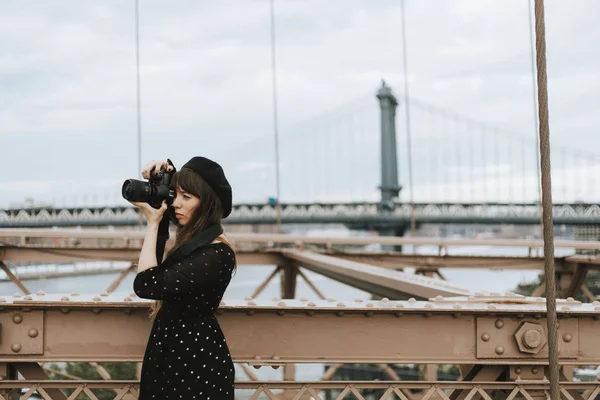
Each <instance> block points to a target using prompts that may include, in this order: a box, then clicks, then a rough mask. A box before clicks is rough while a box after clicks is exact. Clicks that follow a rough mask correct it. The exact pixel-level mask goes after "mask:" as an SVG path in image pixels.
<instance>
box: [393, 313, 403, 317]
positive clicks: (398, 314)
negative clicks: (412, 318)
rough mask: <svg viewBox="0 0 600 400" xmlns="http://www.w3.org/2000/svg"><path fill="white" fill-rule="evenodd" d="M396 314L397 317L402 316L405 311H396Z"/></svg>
mask: <svg viewBox="0 0 600 400" xmlns="http://www.w3.org/2000/svg"><path fill="white" fill-rule="evenodd" d="M394 315H395V316H396V317H402V316H403V315H404V313H402V312H395V313H394Z"/></svg>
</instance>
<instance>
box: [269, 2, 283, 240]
mask: <svg viewBox="0 0 600 400" xmlns="http://www.w3.org/2000/svg"><path fill="white" fill-rule="evenodd" d="M269 4H270V9H271V77H272V82H273V133H274V135H275V187H276V202H275V207H276V212H277V232H278V233H281V198H280V194H281V190H280V182H279V121H278V115H277V61H276V59H275V4H274V0H271V1H270V2H269Z"/></svg>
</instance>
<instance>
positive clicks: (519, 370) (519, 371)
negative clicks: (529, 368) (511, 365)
mask: <svg viewBox="0 0 600 400" xmlns="http://www.w3.org/2000/svg"><path fill="white" fill-rule="evenodd" d="M522 373H523V370H522V369H521V367H517V368H515V374H517V375H521V374H522Z"/></svg>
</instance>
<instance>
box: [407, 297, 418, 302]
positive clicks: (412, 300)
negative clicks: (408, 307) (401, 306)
mask: <svg viewBox="0 0 600 400" xmlns="http://www.w3.org/2000/svg"><path fill="white" fill-rule="evenodd" d="M408 302H409V303H416V302H417V300H415V298H414V297H411V298H410V299H408Z"/></svg>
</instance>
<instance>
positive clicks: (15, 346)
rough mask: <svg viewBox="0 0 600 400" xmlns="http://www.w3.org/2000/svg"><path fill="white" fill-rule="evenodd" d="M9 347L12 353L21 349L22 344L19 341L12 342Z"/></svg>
mask: <svg viewBox="0 0 600 400" xmlns="http://www.w3.org/2000/svg"><path fill="white" fill-rule="evenodd" d="M10 349H11V350H12V351H13V352H14V353H18V352H20V351H21V349H22V346H21V345H20V344H19V343H13V344H12V345H11V346H10Z"/></svg>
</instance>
